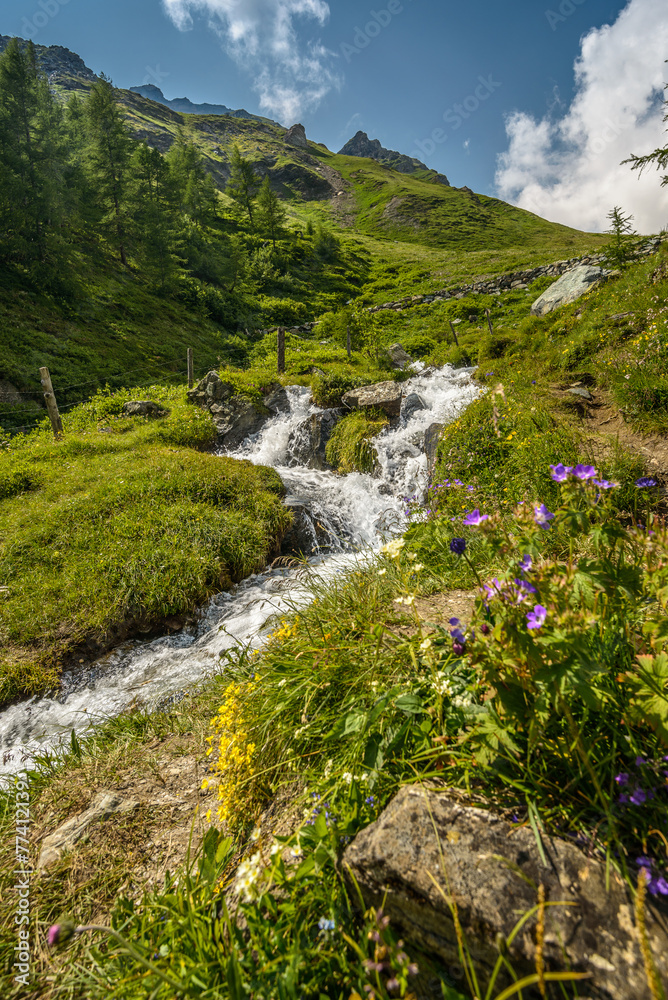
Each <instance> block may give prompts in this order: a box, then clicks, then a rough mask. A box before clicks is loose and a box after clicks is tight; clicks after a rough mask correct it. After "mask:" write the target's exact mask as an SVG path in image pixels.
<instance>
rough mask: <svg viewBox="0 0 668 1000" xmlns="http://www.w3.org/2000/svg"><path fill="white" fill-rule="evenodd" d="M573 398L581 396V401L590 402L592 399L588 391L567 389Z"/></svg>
mask: <svg viewBox="0 0 668 1000" xmlns="http://www.w3.org/2000/svg"><path fill="white" fill-rule="evenodd" d="M568 391H569V392H570V393H571V395H573V396H581V397H582V399H586V400H589V401H590V402H591V400H592V399H593V398H594V397H593V396H592V394H591V393H590V391H589V389H569V390H568Z"/></svg>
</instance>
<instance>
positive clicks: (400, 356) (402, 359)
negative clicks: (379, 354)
mask: <svg viewBox="0 0 668 1000" xmlns="http://www.w3.org/2000/svg"><path fill="white" fill-rule="evenodd" d="M387 354H388V356H389V358H390V361H391V362H392V367H393V368H398V369H399V370H400V371H403V369H404V368H407V367H408V365H412V364H413V359H412V357H411V356H410V354H407V353H406V351H405V350H404V349H403V347H402V346H401V344H390V346H389V347H388V348H387Z"/></svg>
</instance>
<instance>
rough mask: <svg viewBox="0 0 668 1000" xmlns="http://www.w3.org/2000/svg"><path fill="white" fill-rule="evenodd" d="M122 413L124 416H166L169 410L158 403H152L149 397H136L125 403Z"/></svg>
mask: <svg viewBox="0 0 668 1000" xmlns="http://www.w3.org/2000/svg"><path fill="white" fill-rule="evenodd" d="M121 413H122V414H123V416H124V417H164V416H165V415H166V414H167V410H163V408H162V407H161V406H160V405H159V404H158V403H152V402H151V401H150V400H148V399H142V400H138V399H134V400H130V401H129V402H127V403H123V409H122V410H121Z"/></svg>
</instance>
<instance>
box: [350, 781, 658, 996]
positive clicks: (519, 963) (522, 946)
mask: <svg viewBox="0 0 668 1000" xmlns="http://www.w3.org/2000/svg"><path fill="white" fill-rule="evenodd" d="M544 850H545V854H546V858H547V865H546V864H544V863H543V862H542V860H541V857H540V855H539V853H538V849H537V847H536V841H535V838H534V835H533V833H532V831H531V829H529V828H528V827H517V826H516V825H513V824H510V823H506V822H505V821H504V820H503V819H501V818H500V817H498V816H496V815H494V814H493V813H491V812H488V811H487V810H484V809H478V808H473V807H471V806H466V805H462V804H460V803H459V802H458V801H456V800H455V799H454V798H451V797H449V796H448V795H447V794H446V793H442V792H438V791H435V790H428V789H425V788H424V787H423V786H418V785H412V786H406V787H404V788H402V789H401V791H400V792H399V794H398V795H397V796H396V798H395V799H393V800H392V802H391V803H390V805H389V806H388V807H387V809H386V810H385V811H384V812H383V813H382V815H381V816H380V818H379V819H378V820H377V821H376V822H375V823H373V824H371V826H369V827H367V828H366V829H365V830H362V832H361V833H359V834H358V835H357V837H356V838H355V840H354V841H353V843H352V844H350V846H349V847H348V848H347V849H346V851H345V853H344V855H343V872H344V876H345V877H346V879H347V880H348V881H349V883H350V884H351V888H353V879H354V880H355V882H356V885H357V886H359V890H360V891H361V893H362V896H363V899H364V904H365V906H376V907H378V906H381V905H383V907H384V909H385V912H386V914H387V915H388V916H389V917H390V920H391V922H392V925H393V926H395V929H397V930H398V931H399V932H400V933H401V935H402V937H404V938H405V939H406V942H407V950H408V951H409V953H410V947H411V945H412V946H414V947H417V948H419V949H421V950H422V951H424V952H426V953H427V954H428V955H430V956H432V957H435V958H436V960H438V961H440V962H442V963H444V964H445V965H446V966H447V965H453V964H459V951H458V944H457V935H456V933H455V927H454V923H453V918H452V913H451V910H450V907H449V906H448V898H449V897H450V898H451V899H452V900H454V902H455V903H456V904H457V908H458V913H459V920H460V922H461V927H462V929H463V932H464V935H465V936H466V939H467V942H468V947H469V949H470V951H471V955H472V958H473V960H474V963H475V965H476V970H477V973H478V976H479V978H481V979H482V980H483V984H481V987H482V989H483V992H484V989H485V985H486V981H488V979H489V974H490V972H491V970H492V968H493V966H494V963H495V961H496V959H497V957H498V949H497V941H499V940H505V941H507V939H508V937H509V935H510V934H511V932H512V930H513V928H514V927H515V925H516V923H517V921H518V919H519V918H520V917H521V916H522V915H523V914H525V913H527V912H528V911H529V910H530V909H531V908H532V907H533V906H535V904H536V899H537V890H538V886H539V885H540V884H542V885H543V886H544V887H545V893H546V899H547V900H548V901H549V902H550V903H561V902H563V903H566V904H570V905H564V906H550V907H548V908H547V910H546V913H545V945H544V957H545V965H546V969H547V970H551V971H559V970H563V969H564V968H566V967H568V965H569V964H570V967H571V968H572V969H573V970H574V971H577V972H586V973H589V974H590V975H591V978H590V979H588V980H585V981H583V982H582V983H579V984H578V990H579V995H580V996H582V997H592V998H596V1000H650V996H651V994H650V990H649V988H648V985H647V981H646V978H645V973H644V965H643V958H642V955H641V952H640V948H639V944H638V938H637V932H636V930H635V927H634V908H633V903H632V900H631V898H630V896H629V894H628V892H627V890H626V886H625V885H624V884H623V882H622V880H621V879H620V878H618V877H616V876H615V874H614V873H611V877H610V885H609V889H606V871H605V865H604V864H602V863H600V862H599V861H597V860H594V859H592V858H588V857H587V855H586V854H584V853H583V852H582V851H581V850H579V849H578V848H577V847H576V846H575V845H574V844H571V843H568V842H567V841H563V840H557V839H549V838H547V837H545V838H544ZM356 892H357V889H353V891H352V897H353V898H355V895H356ZM386 894H387V897H386ZM535 927H536V920H535V918H531V919H529V920H528V921H527V922H526V923H525V924H524V926H523V928H522V929H521V930H520V932H519V933H518V934H517V936H516V937H515V939H514V940H513V943H512V945H510V946H509V953H510V959H511V962H512V965H513V968H514V970H515V973H516V974H517V975H518V976H519V977H521V976H523V975H530V974H531V973H532V972H534V971H535V956H536V943H535ZM647 930H648V935H649V940H650V945H651V948H652V952H653V955H654V960H655V963H656V966H657V969H658V972H659V976H660V977H665V976H667V975H668V933H667V932H666V930H665V924H664V923H663V918H662V917H661V915H660V914H658V913H657V912H656V911H654V910H653V909H652V908H651V907H650V908H648V910H647ZM502 985H503V986H506V985H508V980H507V978H506V980H505V981H503V982H497V987H496V988H497V991H498V990H499V989H500V988H501V986H502ZM426 995H428V994H426ZM438 995H439V996H440V993H439V994H438Z"/></svg>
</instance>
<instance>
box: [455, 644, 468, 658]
mask: <svg viewBox="0 0 668 1000" xmlns="http://www.w3.org/2000/svg"><path fill="white" fill-rule="evenodd" d="M452 652H453V653H454V654H455V656H462V654H463V653H465V652H466V647H465V646H464V644H463V643H461V642H459V641H455V642H453V644H452Z"/></svg>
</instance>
